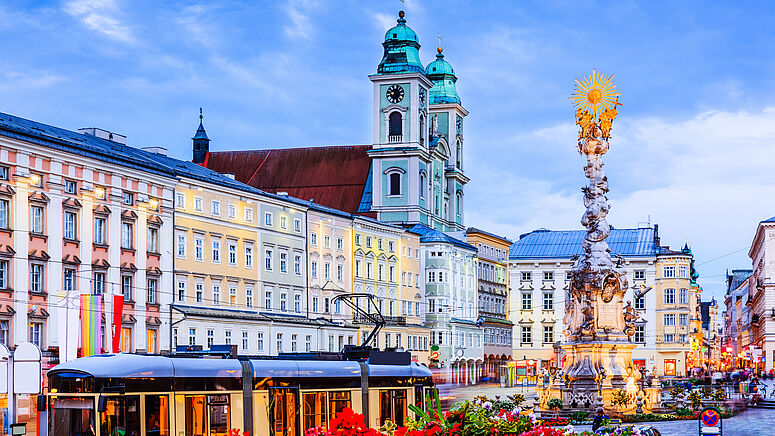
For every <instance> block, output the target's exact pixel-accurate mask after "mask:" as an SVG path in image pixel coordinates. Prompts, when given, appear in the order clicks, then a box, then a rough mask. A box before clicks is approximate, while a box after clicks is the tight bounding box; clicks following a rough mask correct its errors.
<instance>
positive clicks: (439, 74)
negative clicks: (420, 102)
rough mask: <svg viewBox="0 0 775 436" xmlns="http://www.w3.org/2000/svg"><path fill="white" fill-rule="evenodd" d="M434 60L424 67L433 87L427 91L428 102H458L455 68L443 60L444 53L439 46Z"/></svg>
mask: <svg viewBox="0 0 775 436" xmlns="http://www.w3.org/2000/svg"><path fill="white" fill-rule="evenodd" d="M438 52H439V53H438V54H437V55H436V60H435V61H433V62H431V63H429V64H428V66H427V67H426V68H425V71H426V75H427V76H428V78H429V79H430V80H431V81H432V82H433V87H432V88H431V90H430V92H429V93H428V99H429V101H430V104H446V103H457V104H460V96H459V95H457V89H456V88H455V82H457V77H456V76H455V70H454V69H453V68H452V65H450V64H449V62H447V61H445V60H444V54H443V53H442V49H441V47H439V49H438Z"/></svg>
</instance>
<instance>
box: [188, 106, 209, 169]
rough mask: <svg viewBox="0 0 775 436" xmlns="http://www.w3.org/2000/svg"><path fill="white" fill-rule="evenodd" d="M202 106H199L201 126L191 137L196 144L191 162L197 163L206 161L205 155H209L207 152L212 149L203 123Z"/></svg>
mask: <svg viewBox="0 0 775 436" xmlns="http://www.w3.org/2000/svg"><path fill="white" fill-rule="evenodd" d="M203 118H204V117H203V116H202V108H201V107H200V108H199V128H198V129H196V134H194V137H193V138H191V140H192V141H193V145H194V155H193V158H192V159H191V162H193V163H195V164H201V163H204V161H205V156H207V153H208V152H209V151H210V138H208V137H207V132H205V127H204V125H202V120H203Z"/></svg>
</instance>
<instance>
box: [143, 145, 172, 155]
mask: <svg viewBox="0 0 775 436" xmlns="http://www.w3.org/2000/svg"><path fill="white" fill-rule="evenodd" d="M140 150H143V151H147V152H148V153H153V154H160V155H162V156H166V155H167V149H166V148H164V147H157V146H152V147H143V148H141V149H140Z"/></svg>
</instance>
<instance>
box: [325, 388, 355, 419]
mask: <svg viewBox="0 0 775 436" xmlns="http://www.w3.org/2000/svg"><path fill="white" fill-rule="evenodd" d="M348 407H352V400H351V399H350V392H349V391H344V392H341V391H340V392H329V393H328V419H331V418H334V417H336V415H337V414H338V413H339V412H341V411H342V410H344V409H346V408H348Z"/></svg>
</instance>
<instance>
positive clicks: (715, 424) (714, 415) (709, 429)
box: [699, 407, 723, 436]
mask: <svg viewBox="0 0 775 436" xmlns="http://www.w3.org/2000/svg"><path fill="white" fill-rule="evenodd" d="M699 418H700V419H699V421H700V433H699V434H700V436H702V435H711V434H712V435H722V434H723V432H722V424H721V421H722V420H721V412H719V410H718V409H716V408H715V407H706V408H704V409H702V411H701V412H700V415H699Z"/></svg>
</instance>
